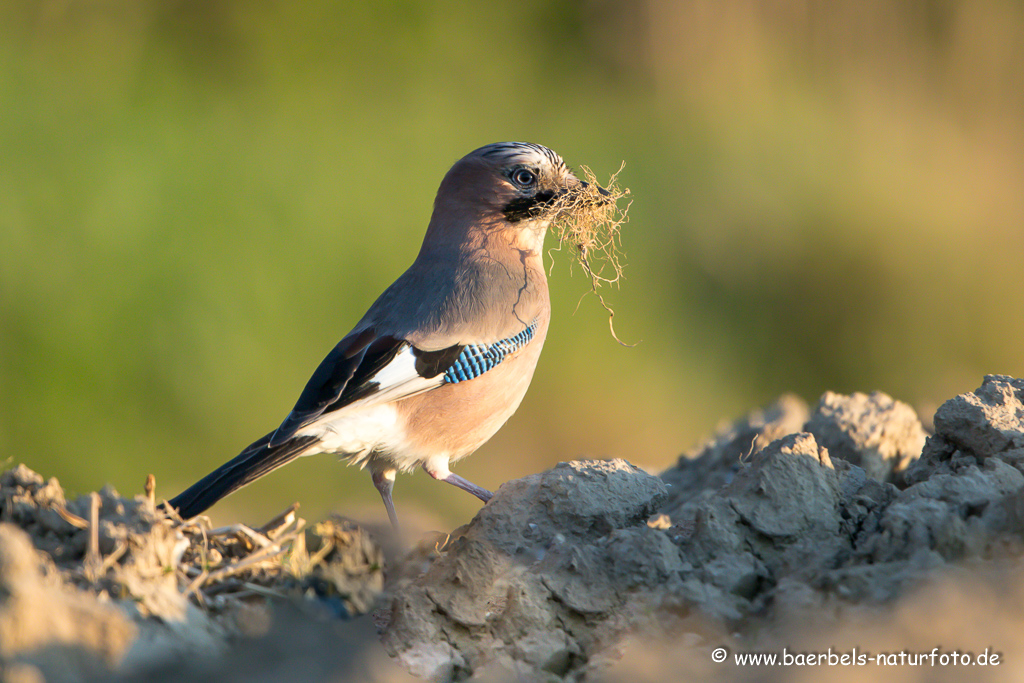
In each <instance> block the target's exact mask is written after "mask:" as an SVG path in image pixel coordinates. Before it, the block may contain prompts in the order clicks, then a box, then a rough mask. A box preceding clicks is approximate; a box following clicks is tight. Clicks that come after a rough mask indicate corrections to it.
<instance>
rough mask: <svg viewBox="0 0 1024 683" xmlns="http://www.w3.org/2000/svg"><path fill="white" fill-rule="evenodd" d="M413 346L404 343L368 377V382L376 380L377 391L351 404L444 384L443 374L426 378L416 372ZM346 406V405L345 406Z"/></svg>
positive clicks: (388, 398)
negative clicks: (403, 345) (399, 349)
mask: <svg viewBox="0 0 1024 683" xmlns="http://www.w3.org/2000/svg"><path fill="white" fill-rule="evenodd" d="M412 351H413V348H412V347H411V346H409V345H406V346H405V347H403V348H402V350H401V351H399V352H398V353H396V354H395V357H394V358H392V359H391V362H390V363H388V364H387V365H385V366H384V367H382V368H381V369H380V370H378V371H377V373H376V374H375V375H374V376H373V377H371V378H369V379H368V380H367V381H368V382H376V384H377V387H378V388H377V391H375V392H373V393H372V394H370V395H369V396H367V397H366V398H361V399H359V400H357V401H353V402H352V403H351V404H350V405H352V406H365V405H373V404H376V403H386V402H389V401H397V400H398V399H400V398H408V397H410V396H415V395H416V394H422V393H423V392H424V391H430V390H431V389H436V388H437V387H439V386H441V385H442V384H444V375H443V374H441V375H438V376H437V377H432V378H427V377H422V376H421V375H420V374H419V373H418V372H416V356H414V355H413V352H412ZM346 407H347V406H346Z"/></svg>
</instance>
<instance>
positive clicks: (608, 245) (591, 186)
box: [550, 165, 633, 346]
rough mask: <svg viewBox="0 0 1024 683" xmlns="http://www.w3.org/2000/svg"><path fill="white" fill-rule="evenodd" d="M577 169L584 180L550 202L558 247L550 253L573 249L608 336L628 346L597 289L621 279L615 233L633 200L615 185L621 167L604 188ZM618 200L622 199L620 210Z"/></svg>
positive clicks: (584, 170) (590, 173) (591, 175)
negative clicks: (603, 312)
mask: <svg viewBox="0 0 1024 683" xmlns="http://www.w3.org/2000/svg"><path fill="white" fill-rule="evenodd" d="M623 166H624V165H623ZM580 170H581V171H582V176H583V178H584V180H583V181H581V182H580V184H579V185H578V186H577V187H575V188H573V189H571V190H569V191H568V192H564V193H562V194H561V195H559V196H557V197H555V198H554V200H553V201H552V204H551V207H550V210H551V211H552V212H553V218H552V219H551V228H552V231H553V232H554V234H555V235H556V236H557V237H558V246H557V247H554V248H552V249H551V251H559V250H561V248H562V246H563V245H564V244H569V245H571V246H572V247H573V248H574V255H575V257H576V260H577V261H578V262H579V264H580V265H581V266H582V267H583V270H584V272H586V274H587V275H589V276H590V281H591V291H592V292H593V293H594V294H595V295H596V296H597V298H598V300H599V301H600V302H601V305H602V306H604V308H605V310H607V311H608V327H609V328H610V329H611V333H612V337H614V338H615V341H617V342H619V343H620V344H623V345H624V346H631V345H630V344H625V343H624V342H623V341H622V340H621V339H619V338H618V336H616V334H615V326H614V324H613V323H612V318H614V316H615V312H614V311H613V310H612V309H611V307H610V306H609V305H608V304H607V303H605V300H604V297H602V296H601V294H600V293H599V292H598V291H597V290H598V288H599V287H600V286H601V285H603V284H615V285H617V284H618V282H619V279H620V278H621V277H622V262H621V247H622V243H621V240H620V236H619V230H620V229H621V227H622V226H623V225H624V224H625V223H626V220H627V218H626V212H627V211H629V207H630V205H631V204H632V203H633V200H632V198H631V197H630V196H629V189H628V188H626V189H622V188H620V187H619V186H618V183H617V182H616V178H617V177H618V175H619V173H621V172H622V167H620V168H619V170H618V171H616V172H615V173H614V174H612V177H611V178H610V179H609V181H608V184H607V186H606V187H601V186H600V185H599V184H598V183H597V178H596V177H595V176H594V172H593V171H591V170H590V169H589V168H587V167H586V166H583V167H581V169H580ZM620 199H625V200H626V202H625V204H624V205H623V206H622V207H620V206H619V200H620Z"/></svg>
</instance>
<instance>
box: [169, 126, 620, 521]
mask: <svg viewBox="0 0 1024 683" xmlns="http://www.w3.org/2000/svg"><path fill="white" fill-rule="evenodd" d="M587 188H588V184H587V183H586V182H584V181H581V180H580V179H579V178H577V177H576V175H574V174H573V172H572V171H571V170H570V169H569V168H568V167H567V166H566V164H565V162H564V161H563V160H562V158H561V157H560V156H559V155H558V154H557V153H555V152H554V151H552V150H551V149H549V148H547V147H544V146H542V145H537V144H532V143H524V142H499V143H494V144H490V145H486V146H484V147H481V148H479V149H477V150H475V151H473V152H471V153H469V154H467V155H466V156H465V157H463V158H462V159H460V160H459V161H457V162H456V163H455V164H454V165H453V166H452V167H451V169H450V170H449V171H448V173H447V174H446V175H445V176H444V178H443V180H442V181H441V185H440V187H439V188H438V191H437V195H436V198H435V200H434V206H433V212H432V214H431V218H430V222H429V224H428V226H427V230H426V234H425V236H424V238H423V243H422V245H421V247H420V250H419V253H418V255H417V256H416V258H415V260H414V261H413V263H412V265H411V266H409V268H408V269H407V270H406V271H405V272H404V273H403V274H402V275H401V276H400V277H399V278H398V279H397V280H395V282H394V283H393V284H392V285H391V286H390V287H388V288H387V289H386V290H384V292H383V293H382V294H381V295H380V296H379V297H378V298H377V300H376V301H375V302H374V303H373V304H372V305H371V306H370V308H369V309H368V310H367V312H366V314H365V315H364V316H363V317H362V319H360V320H359V321H358V322H357V323H356V324H355V326H354V327H353V328H352V331H351V332H349V333H348V334H347V335H345V337H344V338H343V339H342V340H341V341H340V342H338V344H337V345H336V346H335V347H334V348H333V349H332V350H331V351H330V353H328V354H327V356H326V357H325V358H324V360H323V361H322V362H321V363H320V365H319V366H318V367H317V368H316V370H315V371H314V372H313V375H312V377H311V378H310V379H309V381H308V382H307V383H306V385H305V388H304V389H303V390H302V392H301V394H300V395H299V398H298V400H297V401H296V403H295V406H294V408H292V410H291V412H290V413H288V415H287V417H285V419H284V421H283V422H281V424H280V426H278V427H277V429H275V430H274V431H272V432H270V433H269V434H267V435H266V436H264V437H263V438H261V439H259V440H257V441H255V442H254V443H252V444H251V445H250V446H248V447H247V448H245V449H244V450H243V451H242V452H241V453H240V454H239V455H238V456H236V457H235V458H233V459H232V460H230V461H228V462H227V463H225V464H224V465H222V466H220V467H218V468H217V469H215V470H214V471H213V472H211V473H210V474H208V475H207V476H205V477H203V478H202V479H200V480H199V481H198V482H196V483H195V484H193V485H192V486H190V487H189V488H187V489H186V490H185V491H183V492H182V493H180V494H179V495H177V496H175V497H174V498H172V499H171V500H170V501H168V503H169V505H170V506H171V507H172V508H174V509H175V510H176V511H177V513H178V514H179V515H181V517H182V518H185V519H189V518H191V517H194V516H196V515H198V514H200V513H202V512H204V511H205V510H206V509H208V508H209V507H211V506H212V505H213V504H215V503H216V502H217V501H219V500H220V499H222V498H224V497H225V496H227V495H229V494H231V493H233V492H234V491H236V490H238V489H240V488H242V487H243V486H246V485H248V484H250V483H252V482H253V481H255V480H257V479H259V478H260V477H263V476H264V475H266V474H268V473H270V472H272V471H274V470H276V469H278V468H279V467H282V466H284V465H286V464H288V463H289V462H291V461H293V460H295V459H296V458H298V457H300V456H306V455H314V454H319V453H328V454H334V455H337V456H340V457H341V458H342V459H343V460H345V461H347V462H348V464H350V465H358V466H359V467H360V468H365V469H368V470H369V472H370V476H371V479H372V481H373V484H374V486H375V487H376V488H377V491H378V492H379V493H380V496H381V499H382V500H383V502H384V507H385V509H386V511H387V514H388V519H389V520H390V522H391V524H392V526H393V527H394V528H395V529H396V530H397V529H398V528H399V525H398V516H397V514H396V512H395V506H394V502H393V499H392V491H393V488H394V483H395V477H396V474H397V473H399V472H409V471H412V470H413V469H415V468H416V467H417V466H419V467H422V468H423V469H424V470H425V471H426V472H427V474H429V475H430V476H431V477H433V478H434V479H436V480H439V481H444V482H447V483H449V484H452V485H454V486H456V487H458V488H460V489H462V490H464V491H467V492H468V493H471V494H472V495H474V496H476V497H477V498H479V499H480V500H481V501H483V502H484V503H485V504H486V503H487V502H488V501H489V500H490V499H491V496H492V493H491V492H490V491H488V490H487V489H484V488H482V487H480V486H478V485H476V484H474V483H472V482H470V481H468V480H467V479H465V478H463V477H461V476H459V475H457V474H455V473H453V472H451V470H450V469H449V466H450V464H451V463H454V462H456V461H458V460H460V459H462V458H464V457H466V456H468V455H470V454H471V453H473V452H474V451H476V450H477V449H478V448H479V447H480V446H481V445H483V444H484V443H485V442H486V441H487V440H488V439H490V438H491V437H492V436H493V435H494V434H495V433H496V432H497V431H498V429H499V428H500V427H501V426H502V425H503V424H504V423H505V422H506V421H507V420H508V419H509V417H511V416H512V414H513V413H514V412H515V410H516V409H517V408H518V407H519V404H520V402H521V401H522V400H523V397H524V395H525V394H526V391H527V388H528V387H529V384H530V381H531V379H532V377H533V374H534V369H535V368H536V365H537V360H538V358H539V357H540V353H541V349H542V347H543V345H544V340H545V337H546V336H547V332H548V324H549V322H550V318H551V305H550V302H549V298H548V284H547V278H546V275H545V269H544V265H543V245H544V237H545V234H546V232H547V231H548V229H549V227H550V225H551V222H552V218H553V215H552V214H553V207H554V206H555V204H556V203H557V202H558V201H559V200H560V199H567V198H569V199H571V198H574V197H576V196H577V195H580V196H582V194H581V193H585V192H587V191H588V190H587ZM593 189H596V190H597V191H599V192H600V195H596V196H598V197H599V198H602V200H603V198H604V197H608V196H609V195H608V193H607V191H606V190H604V188H601V187H599V186H596V185H595V188H592V189H591V190H590V192H591V193H593ZM566 195H569V197H566Z"/></svg>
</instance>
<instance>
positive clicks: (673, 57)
mask: <svg viewBox="0 0 1024 683" xmlns="http://www.w3.org/2000/svg"><path fill="white" fill-rule="evenodd" d="M0 101H2V106H0V453H2V454H3V455H4V457H7V458H11V459H13V460H15V461H24V462H26V463H27V464H28V465H30V466H31V467H33V468H34V469H36V470H38V471H41V472H43V473H45V474H47V475H55V476H58V477H59V478H60V479H61V481H62V482H63V483H64V485H65V486H66V487H68V488H70V489H72V490H74V489H78V490H91V489H95V488H97V487H99V486H101V485H102V484H103V483H105V482H112V483H113V484H114V485H115V486H117V487H118V488H119V489H120V490H121V491H122V492H123V493H130V492H133V491H136V490H139V489H141V485H142V482H143V479H144V477H145V475H146V474H147V473H148V472H152V473H154V474H155V475H156V477H157V482H158V487H159V488H158V493H159V494H160V495H162V496H165V497H169V496H171V495H173V494H174V493H177V491H178V489H179V487H181V486H184V485H187V484H189V483H191V482H192V481H193V480H194V479H196V478H197V477H198V476H200V475H202V474H205V473H206V472H207V471H208V470H209V469H210V468H212V467H214V466H215V465H217V464H220V463H221V462H222V461H224V460H225V459H227V458H228V457H231V456H233V455H234V454H235V453H237V452H238V450H240V448H241V447H243V446H244V445H246V444H247V443H249V442H250V441H252V440H254V439H255V438H257V437H259V436H261V435H262V434H264V433H265V432H266V431H268V430H269V429H271V428H272V427H274V426H276V425H277V424H278V423H279V421H280V420H281V418H282V417H283V416H284V414H285V413H286V412H287V411H288V409H289V408H290V407H291V405H292V404H293V402H294V400H295V398H296V397H297V396H298V393H299V391H300V390H301V388H302V386H303V384H304V383H305V381H306V379H307V378H308V376H309V374H310V373H311V372H312V370H313V368H314V367H315V366H316V364H317V363H318V362H319V361H320V359H321V358H322V357H323V355H324V354H325V353H326V352H327V351H328V350H329V349H330V348H331V347H332V346H333V344H334V343H335V342H336V341H337V339H339V338H340V336H341V335H343V334H344V333H345V332H347V331H348V329H349V327H350V326H351V325H352V324H353V323H354V322H355V321H356V320H357V319H358V317H359V316H360V315H361V314H362V312H363V311H364V310H365V307H366V306H367V305H368V304H369V303H370V302H371V301H372V300H373V299H374V298H375V297H376V295H377V294H378V293H379V292H380V290H382V289H383V288H384V287H385V286H387V285H388V284H389V283H390V282H391V280H393V279H394V278H395V277H396V276H397V275H398V274H399V273H400V272H401V271H402V270H403V269H404V268H405V267H406V266H407V265H408V263H409V262H410V261H411V260H412V258H413V257H414V255H415V253H416V251H417V249H418V246H419V241H420V239H421V236H422V233H423V230H424V228H425V226H426V223H427V220H428V218H429V213H430V208H431V201H432V198H433V193H434V191H435V190H436V188H437V184H438V183H439V182H440V179H441V177H442V175H443V174H444V172H445V171H446V170H447V168H448V167H449V165H450V164H451V163H452V162H453V161H454V160H456V159H457V158H459V157H460V156H462V155H463V154H465V153H466V152H468V151H470V150H472V149H474V148H476V147H478V146H480V145H483V144H486V143H489V142H494V141H499V140H528V141H534V142H539V143H542V144H545V145H548V146H551V147H552V148H554V149H555V150H557V151H559V152H560V153H561V154H562V155H563V156H564V157H565V159H566V161H567V163H569V164H570V165H579V164H586V165H588V166H590V167H592V168H593V169H595V171H596V172H597V173H598V174H599V175H608V174H611V173H612V172H613V171H614V170H616V169H617V168H618V167H619V163H620V162H621V161H622V160H625V161H626V169H625V171H624V172H623V174H622V176H621V178H620V179H621V181H622V182H623V184H624V185H625V186H628V187H630V188H631V189H632V191H633V194H634V196H635V202H634V204H633V207H632V210H631V221H630V223H629V224H628V225H627V226H625V229H624V247H625V251H626V254H627V257H628V263H627V269H626V274H625V276H626V279H625V281H624V282H623V285H622V288H621V289H620V290H618V291H615V292H613V293H612V294H611V296H610V301H611V303H613V305H614V306H615V308H616V311H617V317H616V329H617V331H618V333H619V335H620V336H621V337H623V338H624V339H625V340H627V341H636V340H642V343H641V344H640V345H639V346H637V347H636V348H633V349H626V348H623V347H621V346H619V345H618V344H616V343H615V342H614V341H613V340H612V339H611V337H610V336H609V334H608V330H607V320H606V317H605V315H604V313H603V311H602V310H601V308H600V306H599V305H598V304H597V302H596V301H595V300H594V299H593V297H590V298H585V299H584V300H583V302H582V305H581V306H580V309H579V311H577V312H576V313H575V314H574V313H573V311H574V309H575V307H576V304H577V301H578V300H579V298H580V297H581V295H583V294H584V293H585V292H586V290H587V281H586V278H584V277H580V275H579V273H578V271H577V274H576V276H575V277H570V274H569V268H568V260H567V259H566V258H565V257H564V255H556V257H555V268H554V272H553V276H552V282H551V289H552V292H553V297H554V306H555V311H554V321H553V324H552V328H551V333H550V335H549V339H548V344H547V347H546V350H545V354H544V357H543V358H542V360H541V364H540V367H539V369H538V372H537V375H536V378H535V380H534V386H533V389H532V390H531V392H530V394H529V395H528V396H527V399H526V401H525V402H524V404H523V407H522V408H521V409H520V412H519V414H517V415H516V416H515V417H514V418H513V419H512V421H511V422H510V423H509V425H508V426H507V427H506V429H504V430H503V431H502V432H501V433H500V434H499V435H498V436H497V437H496V438H495V439H494V440H493V441H492V442H491V443H490V444H488V445H486V446H485V447H484V448H483V449H482V450H481V452H480V453H478V454H477V455H476V456H475V457H473V458H470V459H469V460H467V461H465V462H464V463H463V464H460V465H459V467H458V471H459V472H460V473H462V474H464V475H465V476H467V477H468V478H470V479H471V480H474V481H477V482H479V483H480V484H482V485H484V486H487V487H489V488H495V487H497V486H498V485H499V484H500V483H501V482H502V481H504V480H506V479H508V478H512V477H519V476H523V475H525V474H528V473H530V472H534V471H537V470H540V469H542V468H545V467H548V466H550V465H552V464H554V463H555V462H556V461H558V460H564V459H570V458H575V457H579V456H596V457H612V456H617V457H625V458H628V459H630V460H632V461H634V462H637V463H638V464H643V465H647V466H652V467H655V468H657V467H661V466H666V465H668V464H669V463H670V462H672V461H673V459H674V458H675V457H676V456H677V455H678V453H680V452H682V451H683V450H685V449H687V448H689V447H690V446H691V445H692V444H693V443H694V442H695V441H696V440H697V439H698V438H699V437H701V436H702V435H706V434H707V433H708V432H710V431H711V430H713V429H714V427H715V425H716V423H717V422H718V421H719V420H720V419H723V418H731V417H732V416H735V415H737V414H739V413H742V412H744V411H745V410H747V409H748V408H750V407H753V406H754V405H756V404H758V403H760V402H764V401H766V400H768V399H770V398H772V397H774V396H775V395H777V394H779V393H781V392H784V391H796V392H797V393H799V394H801V395H803V396H804V397H805V398H806V399H808V400H811V401H813V400H815V399H816V398H817V396H818V395H819V394H820V393H821V392H823V391H824V390H826V389H832V390H836V391H844V392H849V391H855V390H865V391H870V390H873V389H881V390H884V391H887V392H889V393H891V394H893V395H894V396H896V397H897V398H901V399H903V400H906V401H909V402H912V403H914V404H915V405H918V406H920V407H924V408H925V409H926V410H927V409H930V408H934V406H935V405H936V404H937V403H938V402H940V401H942V400H944V399H945V398H947V397H949V396H952V395H954V394H956V393H959V392H962V391H966V390H969V389H972V388H974V387H976V386H978V385H979V384H980V380H981V376H982V374H984V373H991V372H1002V373H1010V374H1016V375H1018V376H1019V375H1022V374H1024V351H1022V350H1021V349H1022V343H1021V339H1022V338H1024V315H1022V311H1024V286H1022V275H1021V271H1022V266H1024V5H1022V3H1020V2H1018V1H1010V0H945V1H934V2H926V1H912V2H904V3H892V2H886V1H884V0H839V1H829V2H826V1H811V2H808V1H806V0H804V1H799V0H784V1H782V2H775V3H742V2H737V3H720V2H716V1H714V0H705V1H696V2H676V1H675V0H647V1H646V2H625V3H620V2H613V1H611V0H590V1H589V2H580V3H550V2H547V1H545V0H518V1H517V2H515V3H506V2H495V3H475V2H448V3H426V2H412V1H408V0H407V1H404V2H402V1H399V2H394V3H386V4H382V5H380V6H379V7H378V5H377V4H375V3H337V2H324V1H322V0H311V1H310V2H304V3H283V2H268V3H243V2H229V1H224V0H222V1H216V0H214V1H211V2H203V3H199V2H184V1H178V2H175V1H168V0H161V1H159V2H158V1H154V0H136V1H133V2H116V1H114V0H107V1H101V0H94V1H89V2H74V1H50V0H33V1H32V2H27V1H17V0H16V1H9V2H6V3H4V4H2V5H0ZM396 496H397V499H398V505H399V508H400V510H402V509H405V510H406V511H410V510H412V509H414V508H416V507H417V506H419V507H422V508H425V509H427V510H430V511H433V512H435V513H437V514H438V515H441V516H442V520H441V521H442V522H443V523H452V522H458V521H461V520H464V519H465V518H467V516H468V515H469V514H471V513H472V512H473V510H474V509H475V508H476V506H477V502H476V501H475V500H474V499H472V498H471V497H469V496H466V495H464V494H462V493H460V492H458V491H456V490H454V489H451V488H450V487H447V486H443V485H440V484H437V483H435V482H432V481H429V480H428V478H427V477H426V476H425V475H423V474H422V473H418V474H417V475H415V476H411V477H403V478H401V479H400V481H399V483H398V488H397V490H396ZM293 500H301V501H302V503H303V510H304V512H305V514H307V515H308V516H310V517H315V516H316V515H317V514H319V513H322V512H323V511H324V510H326V509H328V508H332V507H333V508H338V509H341V510H344V511H346V512H349V513H356V512H361V511H363V509H364V507H365V508H366V509H368V510H369V511H370V512H372V514H374V515H378V516H379V515H380V514H381V513H382V511H381V510H380V507H381V506H380V505H379V500H378V498H377V496H376V492H375V491H374V490H373V488H372V487H371V486H370V484H369V477H368V476H367V475H366V473H359V472H357V471H355V470H345V469H344V468H341V467H339V466H338V465H337V463H335V462H334V461H333V458H331V457H329V456H322V457H317V458H306V459H303V460H302V461H301V462H300V463H297V464H294V465H291V466H289V467H288V468H286V469H285V470H283V471H281V472H279V473H276V474H274V475H272V477H271V478H269V479H267V480H265V481H262V482H260V483H258V484H255V485H253V486H251V487H249V488H248V489H246V490H244V491H242V492H240V493H239V494H236V495H235V496H233V497H232V498H230V499H228V501H225V502H224V503H223V504H221V505H220V506H218V508H216V509H215V515H214V516H215V518H219V519H222V520H223V519H227V518H228V516H229V515H235V514H245V515H248V516H250V517H257V518H258V517H261V516H269V515H270V514H273V513H274V512H277V510H278V509H279V508H283V507H284V506H285V505H287V504H288V503H290V502H291V501H293ZM417 501H419V502H418V503H417Z"/></svg>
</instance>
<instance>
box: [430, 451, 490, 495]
mask: <svg viewBox="0 0 1024 683" xmlns="http://www.w3.org/2000/svg"><path fill="white" fill-rule="evenodd" d="M423 469H424V471H426V473H427V474H429V475H430V476H432V477H433V478H434V479H437V480H438V481H446V482H448V483H449V484H451V485H452V486H457V487H459V488H460V489H462V490H463V491H466V492H467V493H472V494H473V495H474V496H476V497H477V498H479V499H480V500H482V501H483V502H485V503H486V502H487V501H489V500H490V499H491V497H492V496H493V495H494V494H493V493H491V492H490V491H488V490H487V489H485V488H483V487H480V486H477V485H476V484H474V483H473V482H471V481H469V480H468V479H465V478H463V477H460V476H459V475H457V474H454V473H452V472H449V471H448V461H447V459H445V460H444V461H443V462H437V461H430V460H428V461H426V462H424V463H423Z"/></svg>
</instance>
